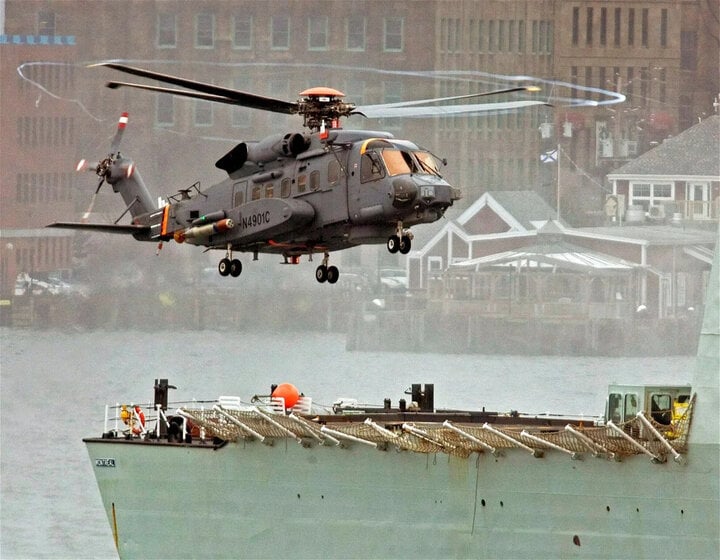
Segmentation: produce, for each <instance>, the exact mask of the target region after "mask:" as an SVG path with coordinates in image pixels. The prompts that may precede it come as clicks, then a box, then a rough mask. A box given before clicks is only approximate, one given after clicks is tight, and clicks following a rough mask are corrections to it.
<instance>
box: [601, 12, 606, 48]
mask: <svg viewBox="0 0 720 560" xmlns="http://www.w3.org/2000/svg"><path fill="white" fill-rule="evenodd" d="M605 45H607V8H600V46H601V47H604V46H605Z"/></svg>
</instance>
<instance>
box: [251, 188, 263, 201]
mask: <svg viewBox="0 0 720 560" xmlns="http://www.w3.org/2000/svg"><path fill="white" fill-rule="evenodd" d="M261 193H262V187H260V186H257V187H253V190H252V199H253V200H259V199H260V194H261Z"/></svg>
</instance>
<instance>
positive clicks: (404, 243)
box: [400, 235, 412, 255]
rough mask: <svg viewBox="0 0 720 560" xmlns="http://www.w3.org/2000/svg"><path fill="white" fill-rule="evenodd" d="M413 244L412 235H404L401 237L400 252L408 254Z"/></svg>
mask: <svg viewBox="0 0 720 560" xmlns="http://www.w3.org/2000/svg"><path fill="white" fill-rule="evenodd" d="M411 246H412V241H410V237H409V236H407V235H403V236H402V237H401V238H400V253H401V254H403V255H407V254H408V253H409V252H410V247H411Z"/></svg>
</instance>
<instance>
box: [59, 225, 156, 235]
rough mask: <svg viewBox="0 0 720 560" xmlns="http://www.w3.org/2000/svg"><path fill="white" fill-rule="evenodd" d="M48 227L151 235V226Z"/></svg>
mask: <svg viewBox="0 0 720 560" xmlns="http://www.w3.org/2000/svg"><path fill="white" fill-rule="evenodd" d="M46 227H51V228H62V229H84V230H89V231H102V232H105V233H125V234H128V233H129V234H138V233H149V232H150V226H141V225H135V224H127V225H122V224H85V223H82V222H55V223H54V224H50V225H48V226H46Z"/></svg>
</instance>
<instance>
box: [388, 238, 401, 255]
mask: <svg viewBox="0 0 720 560" xmlns="http://www.w3.org/2000/svg"><path fill="white" fill-rule="evenodd" d="M399 249H400V238H399V237H398V236H397V235H391V236H390V237H388V240H387V250H388V251H390V252H391V253H393V254H394V253H397V252H398V250H399Z"/></svg>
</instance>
